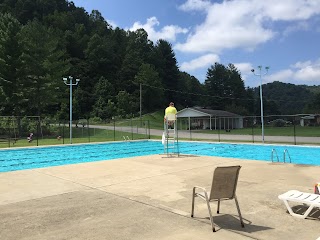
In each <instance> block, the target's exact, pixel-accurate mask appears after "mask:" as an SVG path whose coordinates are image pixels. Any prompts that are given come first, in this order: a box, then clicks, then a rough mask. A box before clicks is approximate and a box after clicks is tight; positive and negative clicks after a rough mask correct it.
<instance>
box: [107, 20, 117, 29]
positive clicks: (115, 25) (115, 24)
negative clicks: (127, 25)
mask: <svg viewBox="0 0 320 240" xmlns="http://www.w3.org/2000/svg"><path fill="white" fill-rule="evenodd" d="M106 21H107V23H108V24H109V25H111V26H112V28H113V29H115V28H116V27H118V24H117V23H116V22H115V21H112V20H109V19H106Z"/></svg>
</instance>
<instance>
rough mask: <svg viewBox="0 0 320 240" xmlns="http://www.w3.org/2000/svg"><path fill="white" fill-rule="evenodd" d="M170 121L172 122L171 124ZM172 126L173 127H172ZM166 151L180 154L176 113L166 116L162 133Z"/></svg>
mask: <svg viewBox="0 0 320 240" xmlns="http://www.w3.org/2000/svg"><path fill="white" fill-rule="evenodd" d="M169 123H170V124H169ZM170 126H171V127H170ZM162 144H163V146H164V153H166V154H167V155H168V156H169V155H178V156H179V144H178V129H177V117H176V114H173V113H168V114H167V115H166V116H165V121H164V132H163V135H162Z"/></svg>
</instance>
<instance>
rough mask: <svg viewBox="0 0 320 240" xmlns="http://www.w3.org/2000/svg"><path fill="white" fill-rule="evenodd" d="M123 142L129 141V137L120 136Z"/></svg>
mask: <svg viewBox="0 0 320 240" xmlns="http://www.w3.org/2000/svg"><path fill="white" fill-rule="evenodd" d="M122 137H123V140H124V141H130V138H129V136H122Z"/></svg>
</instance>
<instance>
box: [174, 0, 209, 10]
mask: <svg viewBox="0 0 320 240" xmlns="http://www.w3.org/2000/svg"><path fill="white" fill-rule="evenodd" d="M210 5H211V3H210V1H208V0H187V1H186V2H185V3H184V4H182V5H180V6H179V7H178V8H179V9H180V10H182V11H186V12H188V11H202V10H206V9H207V8H208V7H209V6H210Z"/></svg>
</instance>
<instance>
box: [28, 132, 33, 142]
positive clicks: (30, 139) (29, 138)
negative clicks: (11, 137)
mask: <svg viewBox="0 0 320 240" xmlns="http://www.w3.org/2000/svg"><path fill="white" fill-rule="evenodd" d="M32 138H33V133H30V134H29V136H28V137H27V140H28V142H29V143H31V142H32Z"/></svg>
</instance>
